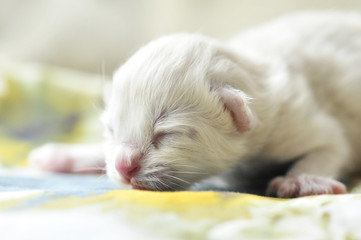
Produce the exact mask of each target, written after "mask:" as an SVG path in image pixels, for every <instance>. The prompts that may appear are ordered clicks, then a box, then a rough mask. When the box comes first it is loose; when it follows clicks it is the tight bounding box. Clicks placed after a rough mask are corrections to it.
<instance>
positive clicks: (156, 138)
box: [152, 131, 180, 148]
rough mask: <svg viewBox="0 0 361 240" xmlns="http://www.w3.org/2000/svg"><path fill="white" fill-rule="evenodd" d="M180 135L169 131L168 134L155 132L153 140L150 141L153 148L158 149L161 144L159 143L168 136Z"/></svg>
mask: <svg viewBox="0 0 361 240" xmlns="http://www.w3.org/2000/svg"><path fill="white" fill-rule="evenodd" d="M177 134H180V133H179V132H175V131H169V132H165V131H162V132H157V133H155V134H154V136H153V139H152V144H153V145H154V146H155V148H159V145H160V144H161V141H162V140H163V139H164V138H166V137H169V136H173V135H177Z"/></svg>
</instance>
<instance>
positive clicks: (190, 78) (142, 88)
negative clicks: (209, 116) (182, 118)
mask: <svg viewBox="0 0 361 240" xmlns="http://www.w3.org/2000/svg"><path fill="white" fill-rule="evenodd" d="M206 48H207V47H206V46H203V45H202V41H200V40H199V39H198V40H194V39H192V38H191V37H189V36H188V38H187V37H186V39H184V38H183V39H182V40H180V41H177V38H170V39H161V40H159V41H156V42H154V43H151V44H149V45H148V46H146V47H144V48H143V49H141V50H140V51H138V52H137V53H136V54H135V55H134V56H133V57H132V58H131V59H129V60H128V61H127V62H126V63H125V64H124V65H123V66H122V67H121V68H120V69H119V70H118V71H117V72H116V74H115V75H114V79H113V89H112V94H111V99H110V101H109V103H108V107H107V112H108V113H109V116H108V119H109V117H110V118H111V121H112V122H113V124H115V125H119V126H121V127H122V128H123V130H119V131H123V132H127V134H133V135H134V134H135V133H136V132H138V133H137V134H135V135H139V136H140V137H144V135H150V134H151V132H152V131H153V128H154V122H155V121H157V119H159V118H160V116H162V115H163V116H165V115H166V114H167V115H168V114H171V113H175V112H176V113H179V112H183V113H184V112H186V111H188V110H189V109H192V108H193V105H196V104H199V102H200V101H204V99H202V97H204V96H205V95H207V94H208V92H209V88H210V87H209V86H208V85H209V83H208V82H207V81H206V78H207V68H208V64H209V61H210V53H209V51H207V49H206ZM119 128H120V127H119ZM124 128H127V129H128V130H124Z"/></svg>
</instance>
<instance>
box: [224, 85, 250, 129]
mask: <svg viewBox="0 0 361 240" xmlns="http://www.w3.org/2000/svg"><path fill="white" fill-rule="evenodd" d="M219 94H220V96H221V99H222V101H223V103H224V105H225V106H226V108H227V109H228V110H229V111H230V112H231V114H232V118H233V121H234V123H235V124H236V127H237V131H238V132H240V133H242V132H244V131H247V130H248V129H250V127H251V113H250V111H249V110H248V109H247V106H246V105H245V102H244V95H243V94H242V92H241V91H238V90H236V89H232V88H226V87H222V88H221V89H219Z"/></svg>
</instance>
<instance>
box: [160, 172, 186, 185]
mask: <svg viewBox="0 0 361 240" xmlns="http://www.w3.org/2000/svg"><path fill="white" fill-rule="evenodd" d="M164 176H168V177H172V178H174V179H177V180H178V181H181V182H184V183H187V184H191V183H190V182H188V181H186V180H184V179H181V178H179V177H176V176H172V175H169V174H164Z"/></svg>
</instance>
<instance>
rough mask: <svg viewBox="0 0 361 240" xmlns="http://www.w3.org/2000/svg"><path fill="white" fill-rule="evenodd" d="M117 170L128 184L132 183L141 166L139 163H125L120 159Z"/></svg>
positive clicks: (116, 164) (116, 163) (116, 166)
mask: <svg viewBox="0 0 361 240" xmlns="http://www.w3.org/2000/svg"><path fill="white" fill-rule="evenodd" d="M115 169H116V170H117V171H118V173H119V174H120V175H121V176H122V177H123V179H124V181H125V182H126V183H130V180H131V179H132V177H133V176H134V175H135V174H136V173H137V172H138V171H139V164H138V161H124V159H119V160H117V161H116V162H115Z"/></svg>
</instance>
